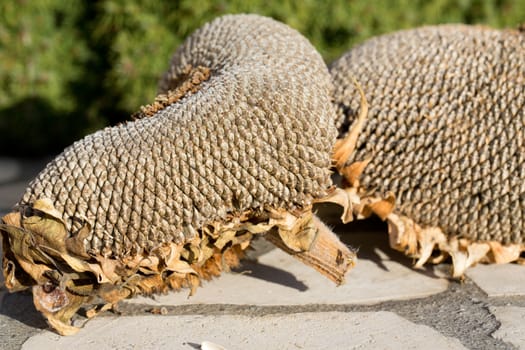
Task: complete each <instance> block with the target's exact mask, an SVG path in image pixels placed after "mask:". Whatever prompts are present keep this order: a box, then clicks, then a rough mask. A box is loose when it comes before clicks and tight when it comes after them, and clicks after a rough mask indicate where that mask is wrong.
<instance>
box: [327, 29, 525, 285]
mask: <svg viewBox="0 0 525 350" xmlns="http://www.w3.org/2000/svg"><path fill="white" fill-rule="evenodd" d="M330 71H331V75H332V78H333V81H334V85H335V89H336V90H335V102H336V104H337V108H338V122H337V123H338V127H339V130H340V133H341V136H342V137H344V135H345V134H347V133H348V136H347V137H346V138H343V139H342V140H341V141H338V147H342V148H343V149H342V150H339V154H342V152H343V151H344V150H345V147H344V146H342V142H343V140H346V139H349V138H350V136H351V135H350V134H352V131H354V130H357V129H359V130H360V133H359V137H358V138H357V142H356V144H355V148H352V149H351V150H352V152H350V156H348V157H341V158H340V160H339V162H338V163H337V165H338V170H339V172H340V173H341V174H342V175H343V177H344V178H345V179H346V181H345V184H346V185H345V187H346V192H347V193H348V194H349V195H350V196H351V198H353V199H352V201H353V203H354V205H353V208H352V211H353V214H354V215H358V216H360V217H366V216H369V215H371V214H377V215H378V216H380V217H381V218H382V219H384V220H386V221H387V222H388V226H389V232H390V243H391V245H392V247H393V248H395V249H398V250H400V251H403V252H405V253H406V254H407V255H409V256H412V257H415V258H416V259H417V263H416V266H418V267H420V266H422V265H423V264H424V263H425V262H427V261H430V262H440V261H442V260H443V259H444V258H446V257H448V256H450V257H451V258H452V262H453V275H454V276H456V277H459V276H461V275H462V274H463V273H464V271H465V269H467V268H468V267H469V266H472V265H474V264H476V263H477V262H492V263H505V262H511V261H517V262H523V257H522V254H523V252H524V251H525V152H524V151H525V146H524V142H525V128H524V125H525V124H524V123H525V109H524V105H525V94H524V87H525V80H524V79H525V35H523V32H519V31H516V30H494V29H490V28H486V27H477V26H466V25H443V26H433V27H423V28H419V29H414V30H406V31H401V32H397V33H393V34H389V35H384V36H380V37H377V38H373V39H371V40H369V41H367V42H365V43H363V44H361V45H359V46H357V47H355V48H354V49H352V50H350V51H349V52H347V53H346V54H345V55H343V56H342V57H341V58H340V59H338V60H337V61H335V62H334V63H333V64H332V65H331V68H330ZM354 77H355V79H356V80H357V81H358V82H359V84H360V86H361V88H362V90H363V91H364V92H365V94H366V99H367V100H368V102H369V104H370V110H369V112H368V116H367V118H366V123H365V125H364V126H362V127H361V125H359V122H358V121H359V117H358V115H359V113H360V111H362V110H363V107H360V104H361V102H360V101H359V94H358V93H359V89H358V88H356V87H355V84H354ZM348 130H350V132H348ZM354 134H355V131H354ZM352 147H354V145H352ZM354 150H355V151H354Z"/></svg>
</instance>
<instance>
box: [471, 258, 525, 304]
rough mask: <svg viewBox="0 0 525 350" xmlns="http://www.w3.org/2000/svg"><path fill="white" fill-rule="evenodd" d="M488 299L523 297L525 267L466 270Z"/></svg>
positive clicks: (490, 266)
mask: <svg viewBox="0 0 525 350" xmlns="http://www.w3.org/2000/svg"><path fill="white" fill-rule="evenodd" d="M466 274H467V276H468V277H470V278H471V279H472V280H473V281H474V282H475V283H476V284H477V285H478V286H479V287H480V288H481V289H483V291H484V292H485V293H487V295H488V296H489V297H509V296H525V266H523V265H519V264H503V265H483V264H479V265H477V266H475V267H473V268H470V269H469V270H467V273H466Z"/></svg>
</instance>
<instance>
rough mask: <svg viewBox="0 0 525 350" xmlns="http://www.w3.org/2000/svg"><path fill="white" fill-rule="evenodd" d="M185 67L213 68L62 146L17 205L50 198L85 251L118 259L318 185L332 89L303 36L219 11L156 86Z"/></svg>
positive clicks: (314, 190) (314, 192) (319, 192)
mask: <svg viewBox="0 0 525 350" xmlns="http://www.w3.org/2000/svg"><path fill="white" fill-rule="evenodd" d="M187 67H194V68H196V67H204V68H206V69H209V77H207V79H202V81H199V82H198V84H199V86H198V87H197V88H195V89H189V90H188V91H187V92H185V94H184V96H182V97H181V98H180V99H178V100H177V101H176V102H175V103H172V104H170V105H168V106H161V105H159V106H160V110H158V111H157V110H155V109H153V110H154V112H155V113H154V115H152V116H149V117H145V118H140V119H137V120H135V121H132V122H131V121H130V122H127V123H124V124H122V125H118V126H115V127H111V128H106V129H104V130H101V131H99V132H96V133H94V134H92V135H89V136H87V137H85V138H84V139H82V140H80V141H78V142H76V143H75V144H73V145H72V146H71V147H69V148H67V149H66V150H65V151H64V152H63V153H62V154H60V155H59V156H58V157H57V158H56V159H55V160H53V161H52V162H51V163H50V164H49V165H48V166H47V167H46V169H45V170H44V171H43V172H42V173H40V175H38V177H37V178H36V179H35V180H34V181H33V182H32V183H31V184H30V186H29V188H28V189H27V191H26V193H25V194H24V196H23V198H22V200H21V201H20V205H22V206H30V205H31V203H33V202H34V201H35V200H37V199H39V198H49V199H51V201H52V202H53V204H54V205H55V207H56V209H57V210H58V211H59V212H60V213H62V215H63V219H64V221H65V222H66V224H67V225H70V226H69V227H68V230H69V231H70V232H75V230H77V229H79V228H80V227H81V225H82V224H85V223H88V224H89V225H90V226H91V227H92V233H91V234H90V235H89V236H88V237H87V238H86V240H85V244H86V249H87V250H88V251H90V252H98V253H102V254H103V255H105V256H117V257H118V256H126V255H130V254H131V255H133V254H136V253H139V252H142V251H144V250H146V251H148V250H150V249H153V248H154V247H156V246H158V245H159V244H160V243H163V242H175V243H182V242H184V241H185V240H188V239H191V238H193V237H194V236H195V234H196V230H198V229H199V228H201V227H203V226H204V225H206V224H208V223H210V222H213V221H216V220H220V219H225V218H226V217H227V216H228V215H230V214H232V213H234V214H235V213H242V212H243V211H245V210H248V209H253V210H259V209H263V208H264V207H265V206H271V207H276V208H277V207H279V208H285V209H288V210H292V209H294V208H297V207H304V206H308V205H310V204H311V202H312V200H313V199H314V198H317V197H320V196H323V195H324V194H325V191H326V190H327V189H328V188H329V187H330V185H331V180H330V171H329V166H330V153H331V148H332V145H333V142H334V140H335V137H336V134H337V131H336V128H335V126H334V117H335V112H334V110H333V108H332V107H331V104H330V95H331V93H332V87H331V82H330V77H329V74H328V72H327V69H326V67H325V65H324V63H323V61H322V59H321V57H320V55H319V54H318V53H317V52H316V51H315V49H314V48H313V47H312V46H311V44H310V43H309V42H308V41H307V40H306V39H305V38H303V37H302V36H301V35H299V34H298V33H297V32H296V31H295V30H292V29H290V28H289V27H287V26H285V25H284V24H281V23H278V22H276V21H273V20H271V19H268V18H263V17H260V16H255V15H239V16H225V17H222V18H219V19H217V20H215V21H213V22H211V23H209V24H206V25H205V26H203V27H202V28H201V29H200V30H198V31H197V32H196V33H195V34H193V35H192V36H191V37H190V38H189V39H188V40H187V41H186V42H185V43H184V44H183V45H182V46H181V47H180V48H179V49H178V51H177V52H176V53H175V55H174V57H173V59H172V63H171V67H170V70H169V72H168V73H166V75H165V76H164V78H163V80H162V82H161V85H160V92H161V93H163V94H167V93H168V92H169V91H170V90H175V89H176V88H177V87H178V86H179V85H180V84H181V83H182V82H183V81H184V79H185V78H184V77H185V76H187V75H188V68H187ZM150 110H151V108H150ZM72 218H75V219H76V220H73V221H72V220H71V219H72Z"/></svg>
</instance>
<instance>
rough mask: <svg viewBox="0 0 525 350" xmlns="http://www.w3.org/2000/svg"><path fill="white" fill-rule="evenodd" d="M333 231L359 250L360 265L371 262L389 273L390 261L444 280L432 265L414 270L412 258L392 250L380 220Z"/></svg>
mask: <svg viewBox="0 0 525 350" xmlns="http://www.w3.org/2000/svg"><path fill="white" fill-rule="evenodd" d="M333 229H334V232H335V233H336V234H337V235H338V236H339V238H340V239H341V241H343V243H345V244H347V245H348V246H350V247H352V248H354V249H357V250H358V251H357V257H358V262H357V263H358V264H359V260H369V261H371V262H373V263H374V264H376V265H377V266H378V267H379V268H380V269H382V270H384V271H388V267H387V266H386V265H385V264H384V261H385V260H390V261H395V262H397V263H399V264H401V265H403V266H406V267H408V268H410V269H412V270H413V271H414V272H417V273H421V274H423V275H425V276H428V277H431V278H443V277H442V276H438V275H436V273H435V272H434V268H433V266H432V264H427V265H425V267H424V268H423V269H414V267H413V264H414V260H413V259H412V258H410V257H407V256H405V255H404V254H403V253H401V252H398V251H397V250H394V249H392V248H391V247H390V245H389V242H388V229H387V225H386V223H385V222H383V221H381V220H380V219H378V218H371V219H367V220H359V221H354V222H351V223H348V224H345V225H343V224H339V225H336V226H335V227H334V228H333Z"/></svg>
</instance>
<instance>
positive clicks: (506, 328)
mask: <svg viewBox="0 0 525 350" xmlns="http://www.w3.org/2000/svg"><path fill="white" fill-rule="evenodd" d="M490 311H491V312H492V313H493V314H494V315H495V316H496V319H497V320H498V321H499V322H501V326H500V328H499V329H498V330H497V331H496V332H494V334H493V337H495V338H497V339H501V340H503V341H506V342H509V343H511V344H513V345H515V346H517V347H518V348H519V349H525V307H518V306H492V307H490Z"/></svg>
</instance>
